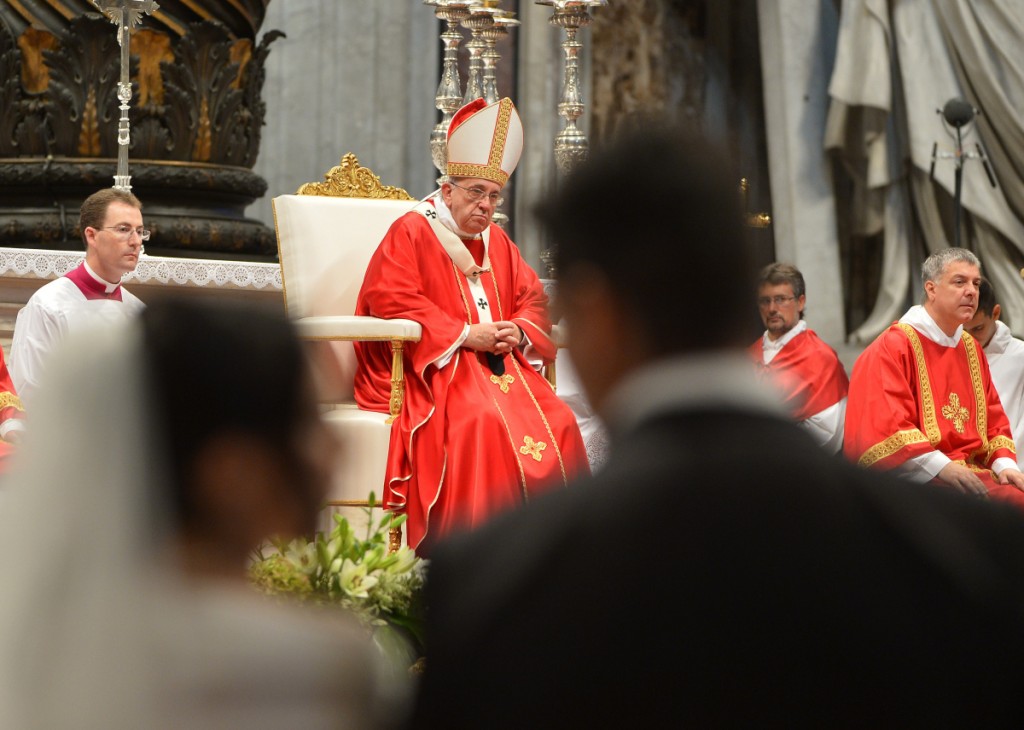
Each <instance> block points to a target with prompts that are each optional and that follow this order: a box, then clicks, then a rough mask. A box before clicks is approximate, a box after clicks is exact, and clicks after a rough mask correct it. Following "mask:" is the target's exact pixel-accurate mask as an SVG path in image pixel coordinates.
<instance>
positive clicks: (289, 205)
mask: <svg viewBox="0 0 1024 730" xmlns="http://www.w3.org/2000/svg"><path fill="white" fill-rule="evenodd" d="M324 178H325V180H324V182H322V183H307V184H305V185H303V186H302V187H300V188H299V190H298V192H297V193H296V194H295V195H279V196H277V197H276V198H274V199H273V201H272V203H273V209H274V227H275V230H276V233H277V245H278V260H279V261H280V263H281V277H282V280H283V282H284V300H285V308H286V310H287V312H288V315H289V316H290V317H291V318H292V319H293V321H294V322H295V324H296V326H297V327H298V330H299V335H300V336H301V337H302V338H303V339H304V340H305V341H307V342H308V343H309V345H310V349H311V351H312V353H313V360H314V365H315V368H316V372H317V377H318V379H319V380H320V381H321V382H320V385H321V389H322V393H323V394H324V397H325V399H326V400H327V401H328V402H329V404H330V405H325V407H324V412H323V417H324V419H326V421H327V422H328V424H329V425H330V426H331V428H332V429H333V430H334V432H335V433H336V434H337V435H338V437H339V439H340V440H341V443H342V457H341V459H340V463H339V466H338V468H337V471H336V474H335V478H334V481H333V485H332V489H331V493H330V494H329V501H328V507H329V508H330V511H336V510H340V511H343V512H346V513H350V514H346V517H348V519H349V521H350V522H353V523H354V525H355V524H358V523H359V522H360V519H359V513H358V511H357V510H354V509H352V508H365V507H366V506H367V503H368V498H369V494H370V492H371V491H372V492H374V493H375V494H376V496H377V501H378V503H379V502H380V499H381V489H382V487H383V484H384V469H385V464H386V460H387V454H388V443H389V440H390V435H391V421H393V420H394V418H395V416H397V415H398V413H399V411H400V410H401V407H402V397H403V393H404V383H403V373H402V348H403V345H404V343H406V342H409V341H417V340H419V339H420V335H421V332H422V330H421V327H420V325H419V324H418V323H416V322H413V321H411V320H405V319H392V320H385V319H378V318H376V317H357V316H355V314H354V312H355V305H356V297H357V295H358V294H359V288H360V287H361V286H362V282H363V274H364V273H365V271H366V267H367V264H368V263H369V261H370V257H371V256H372V255H373V252H374V251H375V250H376V248H377V245H378V244H379V243H380V241H381V239H382V238H383V237H384V234H385V233H386V232H387V230H388V228H389V227H390V226H391V224H392V223H393V222H394V221H395V220H396V219H398V218H399V217H400V216H401V215H402V214H404V213H406V212H407V211H409V210H411V209H412V207H413V206H414V205H415V204H416V201H415V200H414V199H413V198H411V197H410V196H409V194H408V193H406V192H405V190H402V189H401V188H395V187H390V186H384V185H381V182H380V178H379V177H377V176H376V175H374V174H373V172H372V171H371V170H369V169H368V168H365V167H362V166H360V164H359V162H358V160H357V159H356V158H355V156H354V155H352V154H351V153H350V154H346V155H345V156H344V157H343V158H342V160H341V164H340V165H338V166H337V167H334V168H332V169H331V170H330V171H329V172H328V173H327V174H326V175H325V176H324ZM370 340H376V341H381V340H386V341H390V342H391V347H392V358H393V359H392V383H391V404H390V407H391V414H390V415H388V414H382V413H374V412H369V411H363V410H360V409H359V408H358V406H357V405H356V403H355V398H354V392H353V381H354V378H355V371H356V358H355V351H354V349H353V346H352V343H353V342H355V341H370ZM374 519H379V515H377V514H375V516H374ZM391 541H392V546H393V547H397V545H398V543H399V542H400V541H401V534H400V533H397V534H396V533H395V532H393V533H392V535H391Z"/></svg>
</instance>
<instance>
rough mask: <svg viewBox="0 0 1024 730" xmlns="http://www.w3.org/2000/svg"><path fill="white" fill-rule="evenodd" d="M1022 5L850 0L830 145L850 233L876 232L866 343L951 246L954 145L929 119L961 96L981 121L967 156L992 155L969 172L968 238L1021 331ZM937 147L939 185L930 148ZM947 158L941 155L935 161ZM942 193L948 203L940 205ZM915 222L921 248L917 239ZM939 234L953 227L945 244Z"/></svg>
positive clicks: (861, 333)
mask: <svg viewBox="0 0 1024 730" xmlns="http://www.w3.org/2000/svg"><path fill="white" fill-rule="evenodd" d="M1022 46H1024V3H1021V2H1020V1H1019V0H985V1H984V2H982V1H981V0H844V2H843V3H842V15H841V18H840V28H839V38H838V47H837V50H836V56H835V66H834V70H833V73H832V79H831V83H830V86H829V95H830V96H831V98H832V104H831V108H830V110H829V118H828V123H827V128H826V130H825V147H826V148H827V149H832V150H836V151H837V152H838V153H839V154H840V157H841V159H842V161H843V162H844V165H845V168H846V170H847V171H848V173H849V174H850V178H851V180H852V182H853V184H854V193H853V196H852V201H853V209H852V210H851V211H850V215H849V216H848V219H849V221H850V225H851V228H852V229H853V231H854V232H855V233H859V234H863V235H875V234H879V233H881V234H883V238H884V251H883V261H882V274H881V282H880V286H879V293H878V297H877V299H876V301H875V307H874V310H873V311H872V312H871V314H870V315H869V317H868V319H867V321H865V322H864V323H863V324H862V325H861V326H860V328H859V329H857V330H856V331H855V332H854V333H852V334H851V335H850V339H851V340H852V341H854V342H859V343H867V342H870V341H871V340H872V339H874V337H875V336H876V335H877V334H878V333H879V332H881V331H882V330H883V329H885V328H886V327H887V326H888V325H889V324H891V323H892V322H893V320H895V319H896V318H897V317H898V316H899V314H900V312H902V311H903V310H904V309H905V308H906V306H907V303H908V300H913V299H917V298H919V297H918V295H919V292H920V289H919V286H920V285H919V284H917V283H916V282H917V279H918V276H917V271H918V269H919V264H920V262H921V260H922V258H923V257H924V256H926V255H927V254H928V253H930V252H934V251H936V250H938V249H941V248H945V247H947V246H952V245H954V243H955V241H956V238H955V236H954V235H953V234H952V233H951V231H952V198H953V196H954V171H955V168H956V165H955V163H954V161H953V160H952V159H951V157H950V155H952V154H953V153H954V150H955V142H954V138H953V137H952V135H951V131H950V129H949V128H948V127H946V126H944V125H943V119H942V116H941V115H940V114H938V113H937V110H939V109H941V108H942V107H943V106H944V104H945V103H946V101H948V100H950V99H953V98H963V99H965V100H967V101H968V102H969V103H970V104H971V105H973V106H974V107H976V108H977V109H979V110H980V112H981V114H980V115H979V116H977V117H976V118H975V122H974V123H973V124H972V125H971V126H970V127H969V128H967V127H964V128H963V129H962V132H964V133H966V137H964V139H963V151H964V152H965V153H968V154H970V155H976V154H977V145H978V144H980V145H981V147H982V149H983V150H984V151H985V152H986V153H987V155H988V156H989V158H990V160H991V165H992V168H993V171H994V174H995V177H996V180H997V182H998V186H997V187H995V188H993V187H992V186H991V185H990V184H989V181H988V177H987V176H986V174H985V171H984V168H983V167H982V162H981V160H980V159H978V158H976V157H972V158H966V159H965V161H964V164H963V180H962V186H963V187H962V197H961V201H962V205H963V213H962V216H963V220H964V223H965V225H964V228H963V232H962V234H961V236H962V238H961V239H960V245H961V246H962V247H964V248H972V249H973V250H975V251H976V253H978V255H979V257H980V258H981V261H982V267H983V273H984V274H985V275H986V276H987V277H988V278H989V279H990V280H991V281H992V283H993V285H994V286H995V289H996V291H998V292H999V293H1000V302H1001V303H1002V305H1003V311H1004V312H1006V313H1007V316H1008V318H1009V320H1010V324H1011V325H1012V327H1013V329H1014V330H1016V331H1018V332H1024V282H1022V281H1021V278H1020V276H1019V275H1018V269H1019V261H1020V260H1021V257H1022V256H1024V167H1022V166H1021V164H1020V161H1021V160H1022V159H1024V115H1022V114H1021V113H1020V110H1021V100H1022V99H1024V65H1022V64H1021V63H1020V52H1021V51H1020V49H1021V47H1022ZM936 143H937V144H938V147H937V153H938V156H939V157H938V159H937V161H936V163H935V176H934V183H932V182H931V181H930V180H929V171H930V169H931V166H932V150H933V146H934V145H935V144H936ZM943 155H945V157H943ZM935 186H939V187H940V188H942V189H944V190H945V191H946V193H948V195H944V196H943V195H940V196H939V197H936V192H937V190H936V188H935ZM912 222H916V224H917V227H918V230H919V232H920V234H922V236H923V241H920V240H917V239H915V233H917V230H915V226H914V225H912ZM947 231H950V233H949V234H947Z"/></svg>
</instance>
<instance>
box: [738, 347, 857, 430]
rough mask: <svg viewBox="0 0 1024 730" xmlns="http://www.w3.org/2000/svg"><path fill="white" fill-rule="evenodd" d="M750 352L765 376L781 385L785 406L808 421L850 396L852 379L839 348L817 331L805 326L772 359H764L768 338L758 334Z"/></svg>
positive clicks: (795, 416) (794, 415)
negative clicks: (826, 342)
mask: <svg viewBox="0 0 1024 730" xmlns="http://www.w3.org/2000/svg"><path fill="white" fill-rule="evenodd" d="M747 352H748V353H749V354H750V357H751V358H752V359H753V360H754V362H755V363H756V364H757V366H758V374H759V376H760V377H761V378H767V379H770V380H771V381H772V382H774V383H775V384H776V386H777V387H778V388H779V392H780V393H781V394H782V396H783V398H784V400H783V405H784V407H785V408H786V409H787V410H788V411H789V412H790V413H791V414H792V415H793V417H794V418H795V419H796V420H797V421H804V420H806V419H808V418H810V417H811V416H813V415H815V414H817V413H821V412H822V411H823V410H825V409H826V408H828V407H830V406H834V405H835V404H836V403H838V402H839V401H841V400H842V399H843V398H845V397H846V391H847V388H848V387H849V384H850V380H849V378H847V377H846V370H845V369H844V368H843V364H842V363H841V362H840V361H839V358H838V357H837V356H836V353H835V351H834V350H833V349H832V348H831V347H829V346H828V345H826V344H825V343H824V342H823V341H822V340H821V338H820V337H818V335H817V334H815V333H814V332H812V331H811V330H804V331H803V332H801V333H800V334H798V335H796V336H795V337H794V338H793V339H792V340H790V341H789V342H787V343H786V344H785V345H784V346H783V347H782V349H781V350H779V352H778V353H776V355H775V357H773V358H772V361H771V362H770V363H768V364H767V365H766V364H765V362H764V340H763V339H761V338H758V340H757V342H755V343H754V344H753V345H751V346H750V347H749V348H748V349H747Z"/></svg>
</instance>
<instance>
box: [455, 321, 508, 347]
mask: <svg viewBox="0 0 1024 730" xmlns="http://www.w3.org/2000/svg"><path fill="white" fill-rule="evenodd" d="M522 337H523V333H522V331H521V330H520V329H519V327H518V326H517V325H516V324H515V323H513V322H481V323H480V324H471V325H470V326H469V335H468V336H467V337H466V341H465V342H463V343H462V344H463V346H464V347H468V348H470V349H471V350H477V351H479V352H493V353H494V354H495V355H506V354H508V353H510V352H512V349H513V348H514V347H516V345H518V344H519V341H520V340H521V339H522Z"/></svg>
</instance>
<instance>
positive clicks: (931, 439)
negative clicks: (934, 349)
mask: <svg viewBox="0 0 1024 730" xmlns="http://www.w3.org/2000/svg"><path fill="white" fill-rule="evenodd" d="M897 326H898V327H899V328H900V329H901V330H903V334H905V335H906V336H907V339H908V340H910V347H911V349H912V350H913V351H914V364H915V365H917V379H918V382H920V384H921V410H922V412H923V416H924V424H923V425H924V432H925V433H926V434H927V435H928V443H930V444H931V445H932V446H937V445H938V443H939V441H941V440H942V434H941V433H940V432H939V422H938V419H937V418H936V416H935V400H934V399H933V398H932V383H931V380H930V379H929V377H928V367H927V365H926V364H925V361H924V349H923V348H922V347H921V339H920V338H919V337H918V336H917V330H915V329H914V328H913V327H911V326H910V325H909V324H904V323H899V324H898V325H897ZM883 443H885V442H884V441H883Z"/></svg>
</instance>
